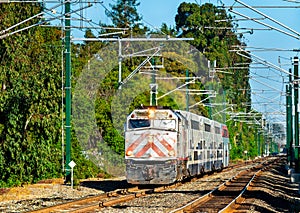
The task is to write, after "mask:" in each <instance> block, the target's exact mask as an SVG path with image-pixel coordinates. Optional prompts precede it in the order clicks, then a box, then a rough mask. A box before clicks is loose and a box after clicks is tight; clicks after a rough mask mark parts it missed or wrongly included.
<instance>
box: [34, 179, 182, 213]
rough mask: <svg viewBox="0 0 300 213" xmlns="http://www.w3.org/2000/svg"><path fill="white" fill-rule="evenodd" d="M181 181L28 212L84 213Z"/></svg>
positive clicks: (164, 188)
mask: <svg viewBox="0 0 300 213" xmlns="http://www.w3.org/2000/svg"><path fill="white" fill-rule="evenodd" d="M180 184H181V183H174V184H171V185H168V186H161V187H156V188H150V189H139V188H138V187H133V188H128V189H121V190H116V191H113V192H108V193H105V194H101V195H97V196H93V197H89V198H82V199H78V200H74V201H70V202H67V203H63V204H58V205H55V206H50V207H46V208H42V209H38V210H35V211H30V213H50V212H51V213H54V212H72V213H86V212H97V211H99V210H100V209H102V208H106V207H109V206H113V205H115V204H119V203H122V202H126V201H129V200H133V199H135V198H139V197H142V196H146V195H148V194H153V193H157V192H162V191H164V190H166V189H170V188H174V187H176V186H178V185H180Z"/></svg>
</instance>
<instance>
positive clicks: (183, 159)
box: [125, 107, 229, 185]
mask: <svg viewBox="0 0 300 213" xmlns="http://www.w3.org/2000/svg"><path fill="white" fill-rule="evenodd" d="M125 125H126V126H125V163H126V179H127V182H128V183H132V184H138V185H142V184H170V183H173V182H175V181H180V180H182V179H184V178H186V177H190V176H196V175H200V174H203V173H206V172H209V171H216V170H221V169H223V168H224V167H226V166H228V163H229V138H228V130H227V127H226V125H224V124H221V123H218V122H216V121H213V120H210V119H208V118H206V117H203V116H199V115H196V114H194V113H191V112H187V111H181V110H172V109H170V108H164V107H145V108H143V109H135V110H133V112H132V113H130V115H129V116H128V117H127V120H126V124H125Z"/></svg>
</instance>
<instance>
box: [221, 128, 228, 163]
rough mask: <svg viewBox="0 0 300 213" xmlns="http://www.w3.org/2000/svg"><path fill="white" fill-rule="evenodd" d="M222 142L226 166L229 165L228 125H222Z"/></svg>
mask: <svg viewBox="0 0 300 213" xmlns="http://www.w3.org/2000/svg"><path fill="white" fill-rule="evenodd" d="M222 140H223V162H224V166H225V167H226V166H228V165H229V135H228V129H227V126H226V125H222Z"/></svg>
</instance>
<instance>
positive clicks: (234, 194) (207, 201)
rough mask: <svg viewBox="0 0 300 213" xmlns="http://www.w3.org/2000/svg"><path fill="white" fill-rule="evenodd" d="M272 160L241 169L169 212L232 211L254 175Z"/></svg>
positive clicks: (240, 200) (223, 212)
mask: <svg viewBox="0 0 300 213" xmlns="http://www.w3.org/2000/svg"><path fill="white" fill-rule="evenodd" d="M273 162H274V161H271V162H265V163H263V164H260V165H257V166H255V167H253V168H251V169H247V170H245V171H241V172H240V173H239V174H238V175H236V176H234V177H233V178H231V179H230V180H228V181H226V182H225V183H223V184H221V185H220V186H218V187H216V188H215V189H213V190H212V191H210V192H209V193H207V194H205V195H203V196H201V197H200V198H198V199H196V200H193V201H191V202H190V203H188V204H186V205H185V206H183V207H180V208H177V209H174V210H172V211H170V213H181V212H185V213H190V212H222V213H225V212H233V211H234V210H235V209H236V208H237V207H238V206H239V203H241V202H242V201H243V197H242V195H243V193H244V192H245V191H246V190H247V189H248V187H250V186H251V183H252V181H253V180H254V179H255V177H257V176H259V174H260V173H261V171H262V170H263V169H266V168H267V167H268V166H269V165H271V164H272V163H273Z"/></svg>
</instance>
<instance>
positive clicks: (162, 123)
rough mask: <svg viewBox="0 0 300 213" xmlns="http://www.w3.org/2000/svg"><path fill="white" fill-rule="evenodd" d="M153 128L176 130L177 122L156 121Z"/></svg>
mask: <svg viewBox="0 0 300 213" xmlns="http://www.w3.org/2000/svg"><path fill="white" fill-rule="evenodd" d="M153 127H154V128H158V129H175V128H176V125H175V120H166V119H163V120H154V121H153Z"/></svg>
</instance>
